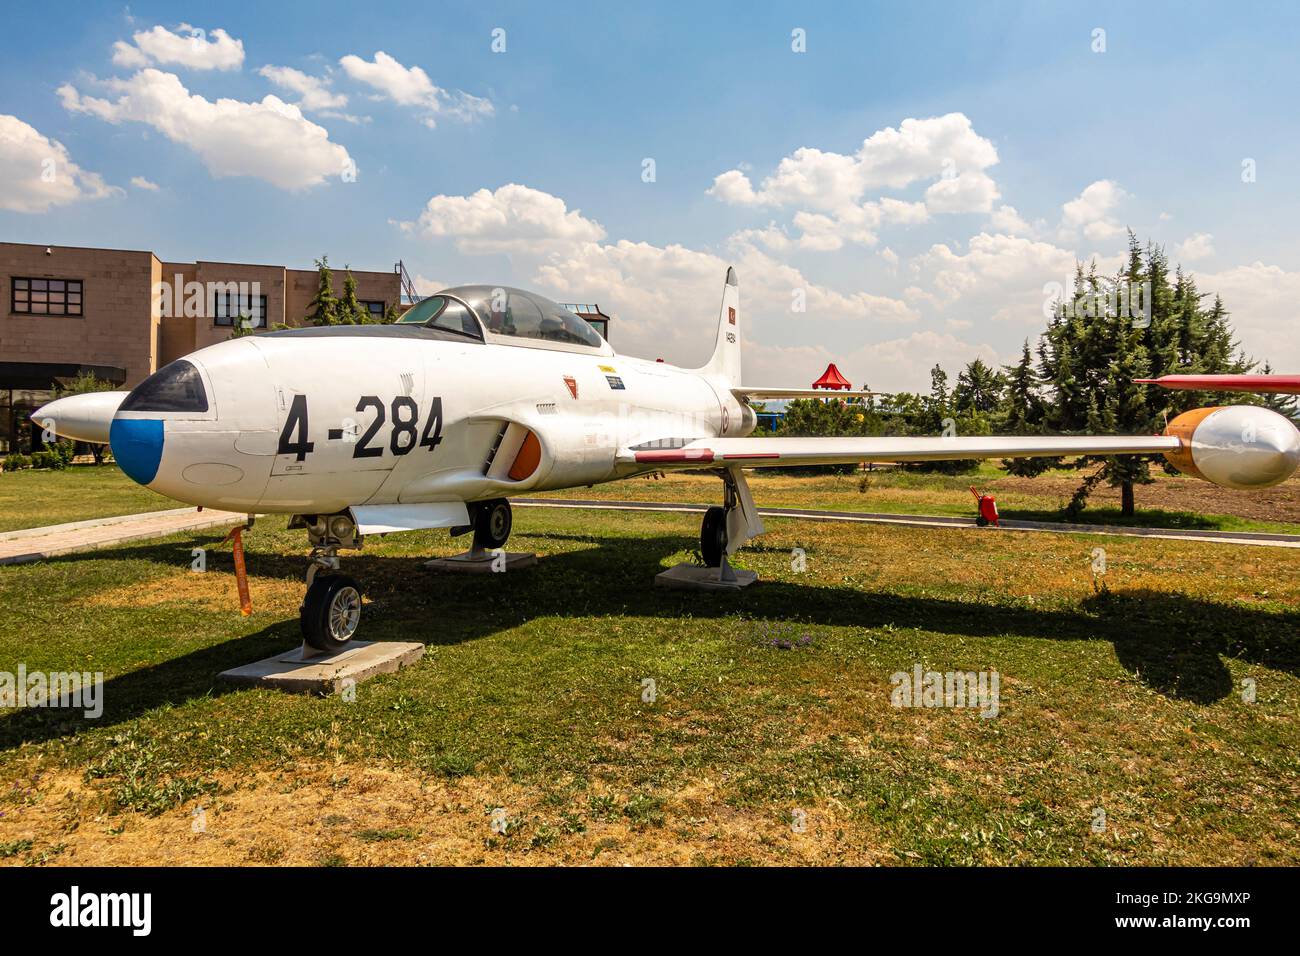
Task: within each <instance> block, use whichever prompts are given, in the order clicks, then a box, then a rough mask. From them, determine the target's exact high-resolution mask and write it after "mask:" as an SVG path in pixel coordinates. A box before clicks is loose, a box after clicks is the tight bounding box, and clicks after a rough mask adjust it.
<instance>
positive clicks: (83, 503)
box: [0, 462, 1300, 534]
mask: <svg viewBox="0 0 1300 956" xmlns="http://www.w3.org/2000/svg"><path fill="white" fill-rule="evenodd" d="M1005 478H1006V472H1004V471H1003V470H1002V469H1001V468H1000V467H998V465H997V464H996V463H994V462H984V463H982V464H981V465H980V467H979V469H978V470H977V471H975V472H973V473H971V474H969V475H957V476H947V475H938V474H930V473H924V472H916V471H904V470H899V471H892V470H886V471H877V472H875V473H873V474H872V475H871V477H870V480H869V484H868V485H867V486H866V487H865V488H863V487H862V485H861V476H860V475H847V476H809V475H786V474H776V473H772V472H770V471H765V470H762V469H757V470H754V471H751V472H749V482H750V486H751V488H752V489H753V492H754V498H755V501H757V502H758V504H759V506H760V507H772V508H781V507H786V508H821V509H825V510H832V511H874V512H887V513H895V514H916V515H957V516H963V517H971V516H973V515H974V513H975V503H974V499H973V498H972V497H971V494H970V491H969V490H968V489H969V487H970V486H971V485H977V486H979V487H981V489H984V488H988V489H989V490H991V491H993V492H996V494H997V499H998V508H999V511H1000V513H1001V514H1002V516H1003V517H1004V518H1014V519H1022V520H1032V521H1060V520H1061V513H1060V510H1061V507H1062V506H1063V505H1064V499H1063V497H1062V496H1061V495H1060V494H1059V493H1056V492H1053V491H1051V490H1050V489H1049V488H1048V486H1047V485H1046V484H1045V483H1043V490H1042V491H1035V490H1030V491H1021V490H1016V491H1004V490H1001V489H999V488H997V486H996V484H995V483H996V482H997V481H998V480H1000V479H1005ZM1053 478H1068V479H1069V480H1070V481H1071V482H1075V483H1077V480H1078V475H1077V473H1074V472H1049V473H1048V474H1047V475H1045V476H1044V479H1053ZM990 483H994V484H990ZM1292 484H1295V485H1296V487H1297V488H1300V482H1293V483H1288V484H1287V485H1285V486H1283V488H1286V489H1289V488H1290V487H1291V485H1292ZM1030 487H1031V489H1032V488H1033V486H1032V485H1031V486H1030ZM1153 487H1158V488H1159V489H1160V490H1161V492H1162V495H1161V498H1162V500H1172V501H1174V502H1177V501H1179V497H1178V494H1177V492H1179V491H1180V490H1182V489H1187V490H1189V491H1190V490H1195V491H1199V492H1201V493H1202V495H1204V493H1205V486H1203V483H1202V482H1199V481H1196V480H1195V479H1188V478H1170V477H1168V476H1163V475H1161V476H1160V477H1159V479H1158V484H1157V486H1153ZM720 488H721V485H720V484H719V482H718V480H717V479H716V478H714V477H713V476H711V475H695V474H683V473H670V474H668V475H667V477H665V478H664V479H663V480H658V481H656V480H653V479H649V478H636V479H630V480H628V481H617V482H612V483H610V484H606V485H597V486H596V487H594V488H574V489H570V490H568V491H561V492H549V493H547V494H546V497H556V498H602V499H610V500H619V499H633V500H640V501H685V502H692V503H714V502H720V501H721V493H720V490H719V489H720ZM1170 489H1172V490H1173V492H1174V494H1170V493H1169V490H1170ZM1239 494H1241V493H1238V492H1230V491H1218V490H1216V491H1214V492H1212V496H1211V499H1210V501H1211V504H1210V507H1209V508H1206V507H1201V506H1197V507H1191V506H1184V507H1170V506H1168V505H1165V506H1160V507H1152V506H1148V507H1140V508H1139V509H1138V513H1137V514H1136V515H1135V516H1134V517H1133V518H1124V517H1123V516H1122V515H1121V514H1120V513H1119V509H1118V508H1117V507H1113V506H1110V505H1107V504H1106V503H1104V502H1097V503H1095V504H1094V505H1093V506H1092V507H1090V508H1088V510H1087V511H1086V512H1085V514H1084V519H1083V520H1084V522H1085V523H1088V524H1123V525H1136V526H1143V527H1156V528H1187V529H1208V530H1219V531H1271V532H1281V533H1293V534H1295V533H1300V523H1296V522H1291V521H1286V520H1268V519H1261V518H1259V517H1242V516H1240V515H1237V514H1233V509H1234V507H1237V505H1238V504H1239V502H1240V501H1241V500H1243V499H1242V498H1239V497H1237V496H1238V495H1239ZM1144 496H1146V497H1151V496H1152V492H1151V491H1149V490H1148V489H1147V488H1140V489H1139V490H1138V500H1139V503H1141V501H1142V500H1143V497H1144ZM175 507H180V503H179V502H176V501H172V500H171V499H170V498H164V497H162V496H161V495H158V494H156V493H154V492H152V491H150V490H149V489H147V488H142V487H140V486H139V485H137V484H136V483H135V482H133V481H131V479H130V478H128V477H126V475H124V474H123V473H122V471H121V470H120V469H119V468H118V467H117V466H116V465H114V464H107V465H102V466H98V467H95V466H88V465H81V466H76V467H73V468H70V469H68V470H67V471H62V472H56V471H30V470H29V471H20V472H15V473H13V474H3V473H0V531H12V530H15V529H18V528H29V527H39V526H41V525H50V524H59V523H61V522H65V521H80V520H84V519H87V518H100V517H105V516H109V515H118V514H134V513H137V512H142V511H158V510H161V509H165V508H175ZM1210 508H1212V509H1214V510H1210Z"/></svg>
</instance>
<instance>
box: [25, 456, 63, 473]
mask: <svg viewBox="0 0 1300 956" xmlns="http://www.w3.org/2000/svg"><path fill="white" fill-rule="evenodd" d="M67 466H68V463H67V462H66V461H64V460H63V457H62V456H61V455H60V454H59V453H58V452H56V451H38V452H35V453H34V454H33V455H32V467H33V468H49V469H52V470H54V471H62V470H63V469H64V468H66V467H67Z"/></svg>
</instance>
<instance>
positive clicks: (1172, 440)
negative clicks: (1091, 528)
mask: <svg viewBox="0 0 1300 956" xmlns="http://www.w3.org/2000/svg"><path fill="white" fill-rule="evenodd" d="M1180 446H1181V443H1180V441H1179V439H1178V438H1177V437H1175V436H1173V435H1132V436H1122V435H1105V436H1090V435H1025V436H1014V435H1012V436H1005V435H974V436H970V437H964V438H701V439H698V440H696V441H693V442H690V443H689V444H686V445H684V446H682V447H681V448H650V449H642V450H635V449H630V448H629V449H625V450H624V451H623V452H622V453H620V455H619V460H620V461H624V462H635V463H637V464H652V465H655V466H658V467H668V468H671V467H676V468H696V467H699V466H700V465H705V464H714V463H716V464H723V465H731V464H736V465H746V466H749V467H754V468H762V467H775V466H780V465H837V464H851V463H853V462H862V461H950V460H954V459H967V458H1052V457H1056V456H1058V455H1135V454H1163V453H1165V452H1172V451H1177V450H1178V449H1179V447H1180Z"/></svg>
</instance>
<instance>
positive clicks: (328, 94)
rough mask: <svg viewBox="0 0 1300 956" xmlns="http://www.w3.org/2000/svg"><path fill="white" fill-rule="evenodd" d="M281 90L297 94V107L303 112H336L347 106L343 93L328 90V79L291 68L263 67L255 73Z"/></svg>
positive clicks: (346, 99)
mask: <svg viewBox="0 0 1300 956" xmlns="http://www.w3.org/2000/svg"><path fill="white" fill-rule="evenodd" d="M257 72H258V73H260V74H261V75H262V76H264V77H266V78H267V79H268V80H270V81H271V82H272V83H274V84H275V85H276V86H278V87H280V89H282V90H288V91H289V92H291V93H297V94H298V95H299V97H301V99H299V101H298V105H299V106H301V107H302V108H303V109H305V110H311V111H313V112H317V111H320V110H337V109H342V108H343V107H345V106H347V105H348V98H347V96H346V95H345V94H343V93H336V92H334V91H333V90H331V89H330V83H329V80H328V79H325V78H324V77H319V76H312V75H311V74H309V73H304V72H302V71H301V70H295V69H294V68H293V67H291V66H269V65H268V66H264V67H262V68H261V69H259V70H258V71H257Z"/></svg>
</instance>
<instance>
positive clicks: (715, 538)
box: [700, 469, 744, 581]
mask: <svg viewBox="0 0 1300 956" xmlns="http://www.w3.org/2000/svg"><path fill="white" fill-rule="evenodd" d="M717 474H718V477H720V478H721V479H722V484H723V489H724V490H723V499H722V501H723V503H722V506H721V507H718V506H717V505H714V506H713V507H711V508H709V509H708V510H707V511H705V512H704V520H703V521H702V522H701V523H700V555H701V557H703V558H704V563H705V565H706V566H708V567H710V568H717V569H718V578H719V580H722V581H734V580H735V579H736V574H735V571H733V570H732V567H731V565H730V564H729V563H728V562H727V545H728V543H729V538H728V530H727V524H728V519H729V518H730V516H731V513H732V512H733V511H735V509H736V508H738V507H740V485H739V482H740V481H743V480H744V479H743V478H738V475H739V472H738V470H737V471H733V470H731V469H722V470H719V471H718V473H717ZM742 543H743V541H742Z"/></svg>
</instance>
